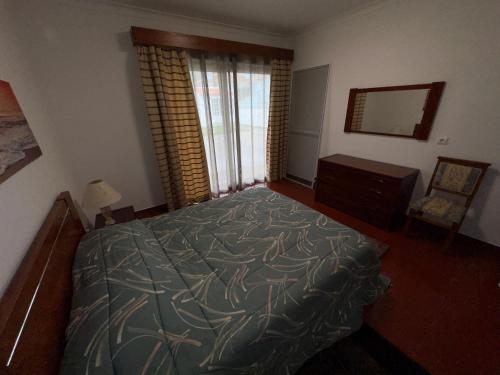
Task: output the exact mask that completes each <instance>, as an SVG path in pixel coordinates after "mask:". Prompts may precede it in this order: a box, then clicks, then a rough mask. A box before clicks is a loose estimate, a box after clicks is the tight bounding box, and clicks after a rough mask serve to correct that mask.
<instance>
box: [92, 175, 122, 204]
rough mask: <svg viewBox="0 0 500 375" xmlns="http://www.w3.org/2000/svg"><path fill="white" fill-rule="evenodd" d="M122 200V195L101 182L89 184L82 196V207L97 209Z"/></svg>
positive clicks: (96, 181)
mask: <svg viewBox="0 0 500 375" xmlns="http://www.w3.org/2000/svg"><path fill="white" fill-rule="evenodd" d="M120 199H122V195H121V194H120V193H119V192H117V191H116V190H115V189H113V188H112V187H111V186H109V185H108V184H107V183H106V182H105V181H103V180H95V181H91V182H89V184H88V185H87V188H86V189H85V194H84V195H83V206H84V207H87V208H93V209H99V208H102V207H106V206H110V205H112V204H113V203H116V202H118V201H119V200H120Z"/></svg>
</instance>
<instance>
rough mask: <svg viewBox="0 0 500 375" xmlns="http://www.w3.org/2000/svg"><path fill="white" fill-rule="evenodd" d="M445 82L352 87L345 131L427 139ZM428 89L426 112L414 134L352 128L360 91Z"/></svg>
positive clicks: (416, 126)
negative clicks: (357, 96)
mask: <svg viewBox="0 0 500 375" xmlns="http://www.w3.org/2000/svg"><path fill="white" fill-rule="evenodd" d="M445 84H446V83H445V82H432V83H422V84H417V85H404V86H386V87H370V88H362V89H358V88H352V89H351V90H350V91H349V101H348V103H347V111H346V119H345V125H344V132H345V133H360V134H374V135H385V136H388V137H399V138H413V139H419V140H427V139H428V138H429V134H430V132H431V127H432V123H433V122H434V118H435V117H436V113H437V109H438V107H439V102H440V100H441V96H442V94H443V90H444V86H445ZM422 89H428V90H429V93H428V95H427V99H426V102H425V107H424V113H423V115H422V121H421V122H420V124H416V125H415V129H416V130H415V131H414V132H413V134H412V135H405V134H391V133H380V132H368V131H363V130H353V129H352V118H353V115H354V105H355V102H356V95H357V94H358V93H368V92H381V91H397V90H422Z"/></svg>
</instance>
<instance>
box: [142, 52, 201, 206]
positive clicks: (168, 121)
mask: <svg viewBox="0 0 500 375" xmlns="http://www.w3.org/2000/svg"><path fill="white" fill-rule="evenodd" d="M137 51H138V55H139V64H140V70H141V77H142V85H143V89H144V94H145V97H146V107H147V114H148V120H149V126H150V128H151V133H152V136H153V142H154V146H155V151H156V158H157V160H158V165H159V168H160V174H161V178H162V182H163V189H164V192H165V200H166V204H167V207H168V209H169V211H171V210H175V209H177V208H180V207H184V206H186V205H189V204H190V203H194V202H200V201H203V200H207V199H210V182H209V181H210V180H209V176H208V167H207V160H206V156H205V149H204V146H203V135H202V132H201V126H200V120H199V117H198V110H197V108H196V102H195V99H194V93H193V86H192V85H191V77H190V74H189V67H188V62H187V54H186V53H185V52H178V51H176V50H166V49H162V48H159V47H154V46H140V47H138V48H137Z"/></svg>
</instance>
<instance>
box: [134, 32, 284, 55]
mask: <svg viewBox="0 0 500 375" xmlns="http://www.w3.org/2000/svg"><path fill="white" fill-rule="evenodd" d="M130 34H131V35H132V43H133V45H134V46H151V45H153V46H158V47H173V48H185V49H191V50H199V51H207V52H213V53H226V54H234V55H244V56H257V57H268V58H275V59H283V60H293V50H292V49H284V48H276V47H269V46H262V45H259V44H251V43H241V42H235V41H231V40H224V39H215V38H208V37H204V36H197V35H187V34H179V33H172V32H169V31H161V30H154V29H146V28H144V27H137V26H132V27H131V28H130Z"/></svg>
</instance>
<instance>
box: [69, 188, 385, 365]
mask: <svg viewBox="0 0 500 375" xmlns="http://www.w3.org/2000/svg"><path fill="white" fill-rule="evenodd" d="M73 277H74V295H73V306H72V311H71V319H70V323H69V325H68V328H67V343H66V349H65V355H64V359H63V362H62V367H61V372H62V374H66V375H78V374H116V375H124V374H199V373H201V374H204V373H210V374H292V373H293V372H295V371H296V370H297V369H298V368H299V367H300V366H301V365H302V364H303V362H304V361H305V360H306V359H307V358H309V357H311V356H312V355H314V354H315V353H316V352H318V351H319V350H321V349H323V348H326V347H328V346H330V345H331V344H332V343H333V342H335V341H337V340H339V339H340V338H342V337H344V336H346V335H348V334H350V333H351V332H353V331H355V330H357V329H358V328H359V327H360V325H361V322H362V311H363V306H364V305H366V304H369V303H372V302H374V301H375V300H376V299H377V297H378V296H380V295H381V294H382V293H383V292H384V290H385V286H386V283H385V282H384V281H383V279H382V278H381V277H380V276H379V260H378V258H377V256H376V253H375V250H374V246H373V244H372V243H371V242H370V240H368V239H367V238H366V237H365V236H363V235H362V234H360V233H358V232H356V231H355V230H353V229H350V228H348V227H345V226H343V225H341V224H339V223H337V222H335V221H333V220H330V219H328V218H327V217H326V216H324V215H322V214H320V213H318V212H316V211H314V210H312V209H310V208H308V207H306V206H304V205H302V204H300V203H298V202H296V201H294V200H291V199H289V198H287V197H285V196H283V195H280V194H277V193H275V192H272V191H271V190H268V189H266V188H257V189H251V190H247V191H244V192H241V193H238V194H234V195H231V196H229V197H226V198H223V199H218V200H212V201H209V202H206V203H202V204H199V205H195V206H192V207H188V208H185V209H181V210H178V211H175V212H172V213H169V214H166V215H162V216H158V217H155V218H152V219H147V220H136V221H132V222H129V223H126V224H117V225H113V226H111V227H108V228H103V229H99V230H95V231H92V232H90V233H88V234H86V235H85V236H84V238H83V239H82V241H81V243H80V246H79V248H78V251H77V254H76V259H75V263H74V270H73Z"/></svg>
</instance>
